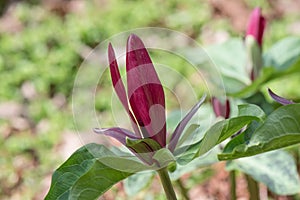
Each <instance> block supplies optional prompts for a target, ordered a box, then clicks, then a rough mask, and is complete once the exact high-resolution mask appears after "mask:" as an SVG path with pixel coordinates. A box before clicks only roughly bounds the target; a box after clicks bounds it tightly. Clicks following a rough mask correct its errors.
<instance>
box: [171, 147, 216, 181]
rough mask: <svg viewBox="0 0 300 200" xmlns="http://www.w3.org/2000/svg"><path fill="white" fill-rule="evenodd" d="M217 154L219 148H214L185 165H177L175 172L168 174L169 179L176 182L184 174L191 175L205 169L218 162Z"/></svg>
mask: <svg viewBox="0 0 300 200" xmlns="http://www.w3.org/2000/svg"><path fill="white" fill-rule="evenodd" d="M218 153H220V148H219V147H215V148H213V149H212V150H211V151H210V152H209V153H207V154H205V155H203V156H200V157H198V158H195V159H194V160H192V161H191V162H189V163H187V164H186V165H177V167H176V170H175V171H173V172H171V173H170V177H171V179H172V180H177V179H179V178H180V177H181V176H182V175H184V174H187V173H191V172H193V171H195V170H197V169H199V168H201V167H207V166H210V165H212V164H214V163H216V162H218V161H219V160H218V157H217V154H218Z"/></svg>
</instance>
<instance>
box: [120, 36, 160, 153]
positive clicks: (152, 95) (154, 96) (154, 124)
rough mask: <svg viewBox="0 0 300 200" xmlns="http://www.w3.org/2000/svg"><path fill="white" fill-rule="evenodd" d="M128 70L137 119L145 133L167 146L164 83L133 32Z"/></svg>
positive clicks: (130, 93) (130, 92) (131, 96)
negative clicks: (162, 83)
mask: <svg viewBox="0 0 300 200" xmlns="http://www.w3.org/2000/svg"><path fill="white" fill-rule="evenodd" d="M126 71H127V84H128V98H129V103H130V106H131V109H132V111H133V113H134V116H135V118H136V120H137V123H138V124H139V126H140V127H142V130H144V131H142V132H143V136H144V137H145V138H147V137H150V138H152V139H154V140H155V141H157V142H158V143H159V144H160V145H161V146H162V147H164V146H165V145H166V124H165V121H166V117H165V96H164V91H163V87H162V85H161V82H160V80H159V78H158V75H157V73H156V71H155V69H154V66H153V64H152V61H151V58H150V56H149V54H148V51H147V49H146V48H145V46H144V44H143V42H142V40H141V39H140V38H139V37H138V36H136V35H133V34H132V35H130V36H129V38H128V41H127V51H126ZM153 106H154V107H153ZM151 110H152V111H151ZM150 112H151V113H150ZM143 127H144V128H143Z"/></svg>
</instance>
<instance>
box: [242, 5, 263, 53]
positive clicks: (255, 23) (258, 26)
mask: <svg viewBox="0 0 300 200" xmlns="http://www.w3.org/2000/svg"><path fill="white" fill-rule="evenodd" d="M265 26H266V20H265V18H264V17H263V16H262V14H261V9H260V8H255V9H254V10H253V11H252V13H251V15H250V18H249V21H248V27H247V32H246V37H247V36H249V35H252V36H253V37H254V38H255V39H256V41H257V43H258V44H259V46H260V47H261V46H262V42H263V34H264V30H265Z"/></svg>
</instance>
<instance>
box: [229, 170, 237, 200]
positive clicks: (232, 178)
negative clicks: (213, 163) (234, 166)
mask: <svg viewBox="0 0 300 200" xmlns="http://www.w3.org/2000/svg"><path fill="white" fill-rule="evenodd" d="M235 174H236V171H235V170H232V171H230V172H229V181H230V198H231V200H236V181H235Z"/></svg>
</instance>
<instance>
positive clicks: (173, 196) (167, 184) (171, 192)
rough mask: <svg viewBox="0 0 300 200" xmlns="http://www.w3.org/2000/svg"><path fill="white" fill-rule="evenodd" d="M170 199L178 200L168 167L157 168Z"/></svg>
mask: <svg viewBox="0 0 300 200" xmlns="http://www.w3.org/2000/svg"><path fill="white" fill-rule="evenodd" d="M157 172H158V175H159V177H160V181H161V183H162V185H163V188H164V191H165V193H166V196H167V199H168V200H177V198H176V194H175V192H174V189H173V186H172V183H171V180H170V176H169V174H168V169H167V168H162V169H159V170H157Z"/></svg>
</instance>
